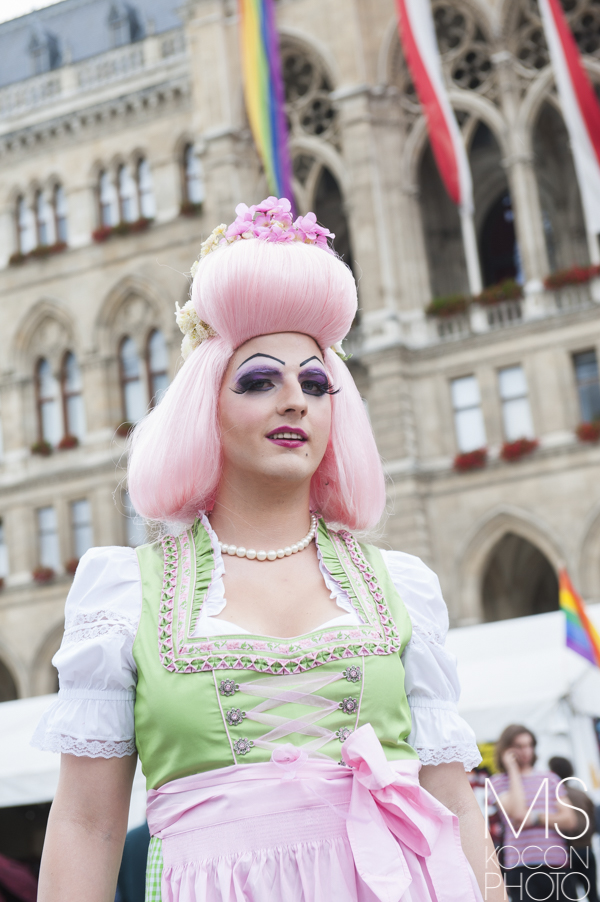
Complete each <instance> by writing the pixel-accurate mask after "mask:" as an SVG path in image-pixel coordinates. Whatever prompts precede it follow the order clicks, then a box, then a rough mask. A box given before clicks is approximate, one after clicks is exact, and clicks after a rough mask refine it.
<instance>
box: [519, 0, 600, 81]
mask: <svg viewBox="0 0 600 902" xmlns="http://www.w3.org/2000/svg"><path fill="white" fill-rule="evenodd" d="M561 4H562V7H563V9H564V11H565V14H566V16H567V20H568V22H569V26H570V28H571V31H572V32H573V34H574V36H575V40H576V41H577V45H578V47H579V49H580V51H581V53H583V54H588V55H593V56H596V57H598V58H600V0H561ZM507 24H508V33H509V38H508V41H509V46H510V49H511V50H512V52H513V54H514V56H515V58H516V59H517V60H518V61H519V62H520V63H521V64H522V66H524V67H525V69H528V70H532V71H535V70H539V69H543V68H544V67H545V66H547V65H548V63H549V61H550V58H549V55H548V46H547V44H546V37H545V35H544V29H543V26H542V20H541V18H540V11H539V7H538V4H537V0H518V2H517V3H515V6H514V9H513V11H512V13H511V15H510V17H509V20H508V23H507Z"/></svg>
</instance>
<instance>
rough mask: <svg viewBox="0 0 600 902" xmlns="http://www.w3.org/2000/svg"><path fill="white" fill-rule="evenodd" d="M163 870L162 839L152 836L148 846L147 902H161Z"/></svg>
mask: <svg viewBox="0 0 600 902" xmlns="http://www.w3.org/2000/svg"><path fill="white" fill-rule="evenodd" d="M162 870H163V857H162V839H159V838H158V836H152V837H150V845H149V846H148V864H147V865H146V899H145V902H161V898H162V896H161V891H160V881H161V878H162Z"/></svg>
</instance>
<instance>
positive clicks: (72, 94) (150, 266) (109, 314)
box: [0, 0, 600, 700]
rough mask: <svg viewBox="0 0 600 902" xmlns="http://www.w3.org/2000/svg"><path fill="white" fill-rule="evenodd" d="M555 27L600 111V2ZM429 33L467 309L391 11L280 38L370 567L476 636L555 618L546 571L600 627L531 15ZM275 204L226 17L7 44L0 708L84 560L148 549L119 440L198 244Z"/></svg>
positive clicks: (47, 16)
mask: <svg viewBox="0 0 600 902" xmlns="http://www.w3.org/2000/svg"><path fill="white" fill-rule="evenodd" d="M562 4H563V8H564V9H565V11H566V13H567V16H568V18H569V22H570V25H571V28H572V30H573V32H574V34H575V37H576V40H577V42H578V44H579V47H580V49H581V51H582V52H583V54H584V63H585V67H586V69H587V71H588V73H589V75H590V78H591V79H592V81H593V82H594V83H595V84H599V85H600V3H599V2H598V0H562ZM432 6H433V12H434V17H435V24H436V31H437V38H438V43H439V47H440V51H441V55H442V62H443V69H444V77H445V79H446V83H447V86H448V90H449V96H450V101H451V103H452V106H453V107H454V109H455V111H456V115H457V119H458V122H459V125H460V128H461V130H462V133H463V136H464V141H465V145H466V147H467V151H468V155H469V160H470V164H471V170H472V175H473V183H474V196H475V221H476V231H477V237H478V244H479V254H480V260H481V268H482V274H483V280H484V284H485V285H486V291H485V292H484V294H483V295H482V296H481V297H479V298H477V299H474V300H473V299H471V298H469V297H468V280H467V273H466V264H465V259H464V253H463V247H462V241H461V229H460V223H459V217H458V213H457V211H456V209H455V207H454V206H453V205H452V203H451V201H450V200H449V199H448V197H447V195H446V194H445V191H444V188H443V186H442V183H441V181H440V178H439V176H438V173H437V170H436V167H435V164H434V160H433V156H432V153H431V149H430V147H429V143H428V137H427V129H426V124H425V120H424V117H423V114H422V110H421V108H420V106H419V103H418V101H417V99H416V96H415V91H414V87H413V85H412V83H411V79H410V75H409V73H408V70H407V67H406V63H405V61H404V58H403V55H402V51H401V47H400V43H399V40H398V34H397V27H396V19H395V4H394V2H393V0H372V2H370V3H366V2H363V0H279V2H278V3H277V17H278V27H279V32H280V41H281V52H282V63H283V72H284V79H285V89H286V108H287V115H288V122H289V129H290V146H291V153H292V158H293V173H294V181H293V187H294V194H295V201H296V205H297V207H298V209H299V211H300V212H306V211H307V210H309V209H312V210H315V212H316V213H317V216H318V218H319V220H320V221H321V222H323V223H324V224H325V225H327V226H328V227H329V228H330V229H331V230H332V231H334V232H335V233H336V240H335V246H336V249H337V251H338V252H339V253H340V254H342V255H343V257H344V259H345V260H346V261H347V262H348V263H349V264H350V265H351V266H352V268H353V271H354V273H355V275H356V277H357V279H358V280H359V295H360V311H359V316H358V318H357V321H356V324H355V326H354V328H353V330H352V334H351V337H350V339H349V342H348V344H349V345H350V350H351V351H352V354H353V356H352V359H351V361H350V363H349V366H350V367H351V369H352V371H353V374H354V376H355V379H356V381H357V384H358V385H359V388H360V390H361V393H362V395H363V397H364V399H365V403H366V404H367V406H368V410H369V414H370V417H371V421H372V424H373V428H374V430H375V433H376V436H377V440H378V443H379V448H380V451H381V454H382V457H383V459H384V462H385V467H386V471H387V474H388V479H389V481H388V489H389V505H388V508H389V509H388V516H387V519H386V521H385V523H384V524H383V527H382V535H381V537H380V539H379V541H380V543H381V544H387V545H391V546H393V547H397V548H402V549H403V550H405V551H408V552H411V553H413V554H417V555H419V556H420V557H422V558H423V559H424V560H425V561H426V562H427V563H428V564H429V565H430V566H432V567H433V568H434V569H435V570H436V572H437V573H438V574H439V577H440V581H441V584H442V588H443V590H444V593H445V596H446V599H447V602H448V605H449V610H450V616H451V621H452V622H453V623H455V624H468V623H473V622H478V621H481V620H496V619H502V618H505V617H514V616H520V615H526V614H534V613H538V612H542V611H546V610H551V609H553V608H555V607H557V603H558V602H557V577H556V574H557V571H558V569H559V568H560V567H561V566H564V565H566V566H567V567H568V568H569V571H570V573H571V576H572V578H573V579H574V581H575V583H576V585H578V586H579V587H580V589H581V590H582V592H583V594H584V596H585V597H586V598H587V600H588V601H595V600H600V450H599V445H598V443H597V442H596V441H594V439H595V438H597V437H598V432H599V429H598V427H597V425H596V421H598V420H599V419H600V385H599V377H598V355H599V354H600V320H599V316H598V312H599V311H600V307H599V306H598V305H599V303H600V293H599V291H598V289H599V284H600V283H599V282H598V280H597V279H594V278H592V276H593V272H592V271H591V270H590V269H589V266H588V265H589V262H590V248H591V247H592V243H593V242H594V241H595V240H596V239H595V237H594V236H589V235H587V234H586V229H585V224H584V220H583V216H582V210H581V200H580V186H578V184H577V179H576V176H575V170H574V167H573V160H572V156H571V151H570V148H569V142H568V137H567V133H566V130H565V125H564V122H563V118H562V114H561V108H560V103H559V101H558V98H557V95H556V89H555V85H554V80H553V76H552V70H551V67H550V65H549V59H548V51H547V47H546V43H545V40H544V34H543V29H542V27H541V21H540V18H539V11H538V8H537V3H536V0H432ZM583 190H585V187H584V189H583ZM267 193H268V192H267V186H266V183H265V180H264V175H263V173H262V170H261V166H260V162H259V160H258V158H257V155H256V152H255V149H254V145H253V142H252V137H251V134H250V131H249V128H248V123H247V118H246V114H245V110H244V101H243V91H242V83H241V72H240V53H239V35H238V19H237V14H236V4H235V2H233V0H188V2H187V3H186V4H182V3H181V0H135V2H132V3H127V4H125V3H121V2H120V0H62V2H60V3H58V4H56V5H55V6H51V7H48V8H46V9H44V10H40V11H38V12H34V13H31V14H29V15H27V16H24V17H22V18H20V19H16V20H13V21H11V22H7V23H5V24H3V25H0V323H1V328H0V416H1V424H2V452H1V460H0V518H1V528H0V577H1V578H2V588H1V591H0V700H6V699H9V698H15V697H20V696H27V695H34V694H38V693H43V692H49V691H53V690H54V688H55V686H56V674H55V672H54V671H53V668H52V667H51V663H50V661H51V658H52V655H53V653H54V652H55V651H56V649H57V647H58V644H59V642H60V638H61V634H62V628H63V609H64V600H65V596H66V593H67V591H68V589H69V585H70V582H71V580H72V574H73V571H74V569H75V568H76V565H77V561H78V559H79V558H80V557H81V555H82V554H83V553H84V552H85V550H86V549H87V548H88V547H89V546H90V545H92V544H101V545H110V544H124V543H129V544H132V545H135V544H138V543H139V542H141V541H144V526H143V524H141V523H139V522H138V521H137V520H136V518H135V512H133V511H132V510H131V505H130V503H129V500H128V495H127V488H126V482H125V466H124V461H123V454H124V436H125V435H126V433H127V430H128V428H129V425H130V424H131V423H133V422H135V421H136V420H138V419H139V418H140V417H141V416H143V414H144V412H145V411H146V410H147V409H148V406H149V405H152V404H154V403H156V401H157V400H158V399H159V398H160V396H161V393H162V392H164V390H165V388H166V387H167V385H168V382H169V380H170V379H171V378H172V377H173V374H174V373H175V372H176V370H177V367H178V365H179V341H180V334H179V333H178V330H177V329H176V326H175V321H174V317H173V312H174V305H175V302H176V301H177V302H180V303H182V302H184V301H185V299H186V298H187V295H188V291H189V270H190V267H191V264H192V262H193V260H194V259H195V258H196V256H197V254H198V251H199V246H200V243H201V241H202V240H203V238H204V237H206V235H207V234H208V233H209V232H210V231H211V229H212V228H213V227H214V226H215V225H216V224H217V223H219V222H224V221H231V219H232V218H233V209H234V207H235V205H236V203H238V202H239V201H240V200H244V201H246V202H248V203H251V202H256V201H257V200H260V199H261V198H262V197H264V196H265V195H266V194H267ZM576 265H577V266H579V267H580V269H579V271H578V272H574V271H573V269H572V268H573V267H574V266H576ZM564 270H568V271H569V272H568V273H567V274H566V275H565V274H564V272H563V271H564ZM553 274H554V276H553ZM577 279H578V280H579V281H576V280H577ZM498 286H499V287H498Z"/></svg>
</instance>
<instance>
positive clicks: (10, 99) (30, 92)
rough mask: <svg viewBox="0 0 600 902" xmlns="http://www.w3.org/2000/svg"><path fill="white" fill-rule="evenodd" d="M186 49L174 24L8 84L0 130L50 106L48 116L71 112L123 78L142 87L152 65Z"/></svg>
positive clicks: (119, 89) (0, 102)
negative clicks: (167, 29) (165, 30)
mask: <svg viewBox="0 0 600 902" xmlns="http://www.w3.org/2000/svg"><path fill="white" fill-rule="evenodd" d="M185 51H186V48H185V38H184V33H183V29H175V30H173V31H168V32H164V33H163V34H160V35H150V36H148V37H146V38H145V39H144V40H142V41H138V42H136V43H134V44H127V45H125V46H123V47H117V48H115V49H114V50H110V51H108V52H107V53H102V54H99V55H97V56H93V57H90V58H89V59H86V60H82V61H81V62H78V63H75V64H66V65H64V66H61V67H60V68H59V69H55V70H53V71H51V72H46V73H44V74H43V75H36V76H34V77H32V78H28V79H26V80H25V81H20V82H16V83H14V84H11V85H7V86H6V87H4V88H1V89H0V132H9V131H13V130H14V129H15V128H20V127H23V126H25V125H29V124H30V123H31V122H34V121H36V120H37V119H39V118H44V119H47V118H48V113H49V110H50V109H51V110H52V115H60V114H61V113H62V112H74V111H75V110H76V109H78V108H83V107H85V106H88V105H89V104H90V103H91V102H95V101H96V99H97V98H95V97H94V98H93V100H92V99H91V97H90V95H94V94H98V93H100V94H102V95H105V94H114V93H115V92H116V93H117V94H119V95H120V94H122V93H123V83H124V82H127V81H135V82H140V84H139V85H137V84H136V88H139V87H145V86H146V83H150V82H154V81H156V74H157V70H158V71H162V70H164V69H166V68H167V69H168V68H171V67H172V65H173V64H179V63H180V62H181V61H182V59H185ZM102 99H104V97H103V98H102ZM63 106H64V110H63V109H62V107H63Z"/></svg>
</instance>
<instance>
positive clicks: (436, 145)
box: [396, 0, 482, 295]
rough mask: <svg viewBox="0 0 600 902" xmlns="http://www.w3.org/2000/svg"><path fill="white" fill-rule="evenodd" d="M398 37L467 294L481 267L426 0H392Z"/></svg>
mask: <svg viewBox="0 0 600 902" xmlns="http://www.w3.org/2000/svg"><path fill="white" fill-rule="evenodd" d="M396 7H397V10H398V31H399V35H400V43H401V44H402V50H403V52H404V57H405V59H406V64H407V66H408V69H409V72H410V74H411V77H412V80H413V82H414V85H415V90H416V92H417V96H418V98H419V100H420V102H421V106H422V107H423V112H424V114H425V118H426V120H427V131H428V133H429V141H430V144H431V149H432V151H433V156H434V157H435V161H436V164H437V168H438V171H439V173H440V176H441V178H442V181H443V183H444V185H445V187H446V191H447V192H448V194H449V196H450V198H451V199H452V200H453V201H454V203H455V204H456V205H457V206H458V208H459V212H460V224H461V229H462V237H463V246H464V251H465V260H466V264H467V274H468V277H469V288H470V291H471V294H473V295H478V294H479V292H480V291H481V288H482V285H481V271H480V268H479V256H478V251H477V239H476V237H475V227H474V224H473V183H472V180H471V170H470V168H469V160H468V158H467V152H466V150H465V145H464V142H463V139H462V135H461V133H460V129H459V127H458V123H457V121H456V118H455V116H454V112H453V110H452V107H451V106H450V100H449V98H448V93H447V91H446V86H445V85H444V79H443V76H442V63H441V60H440V52H439V49H438V45H437V38H436V34H435V28H434V25H433V17H432V14H431V4H430V0H396Z"/></svg>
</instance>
